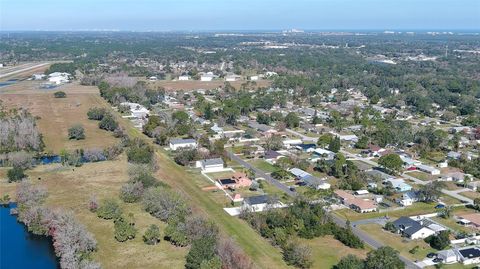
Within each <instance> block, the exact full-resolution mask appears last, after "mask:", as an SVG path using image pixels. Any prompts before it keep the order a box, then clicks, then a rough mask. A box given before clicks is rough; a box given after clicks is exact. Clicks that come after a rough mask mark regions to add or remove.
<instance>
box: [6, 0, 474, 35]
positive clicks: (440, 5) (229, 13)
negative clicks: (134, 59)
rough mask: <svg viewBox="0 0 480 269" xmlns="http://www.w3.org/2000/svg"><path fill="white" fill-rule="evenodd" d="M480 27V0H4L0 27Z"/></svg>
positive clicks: (111, 28)
mask: <svg viewBox="0 0 480 269" xmlns="http://www.w3.org/2000/svg"><path fill="white" fill-rule="evenodd" d="M289 28H300V29H318V30H327V29H328V30H339V29H376V30H386V29H392V30H396V29H412V30H419V29H432V30H434V29H451V30H455V29H475V30H477V29H480V0H0V29H1V30H94V29H110V30H140V31H147V30H155V31H165V30H267V29H272V30H277V29H289Z"/></svg>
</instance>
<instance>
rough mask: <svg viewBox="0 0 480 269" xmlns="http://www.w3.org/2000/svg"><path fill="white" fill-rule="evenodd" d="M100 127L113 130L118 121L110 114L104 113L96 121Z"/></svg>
mask: <svg viewBox="0 0 480 269" xmlns="http://www.w3.org/2000/svg"><path fill="white" fill-rule="evenodd" d="M98 127H99V128H100V129H103V130H106V131H110V132H113V131H114V130H115V129H117V127H118V122H117V121H115V119H114V118H113V116H112V115H111V114H106V115H105V116H104V117H103V118H102V120H101V121H100V122H99V123H98Z"/></svg>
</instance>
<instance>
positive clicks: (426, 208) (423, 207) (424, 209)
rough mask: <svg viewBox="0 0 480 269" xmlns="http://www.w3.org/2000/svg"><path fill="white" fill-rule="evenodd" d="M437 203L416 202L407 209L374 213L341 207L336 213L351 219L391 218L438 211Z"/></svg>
mask: <svg viewBox="0 0 480 269" xmlns="http://www.w3.org/2000/svg"><path fill="white" fill-rule="evenodd" d="M435 205H436V204H435V203H431V204H427V203H421V202H419V203H414V204H413V205H411V206H408V207H406V208H405V209H400V210H395V211H390V212H372V213H357V212H355V211H353V210H351V209H340V210H337V211H335V214H337V215H338V216H340V217H341V218H343V219H348V220H350V221H357V220H362V219H370V218H377V217H383V216H385V215H388V216H389V217H391V218H399V217H401V216H414V215H421V214H428V213H433V212H436V211H437V210H436V209H435Z"/></svg>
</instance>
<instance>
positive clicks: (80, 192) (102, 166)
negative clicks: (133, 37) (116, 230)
mask: <svg viewBox="0 0 480 269" xmlns="http://www.w3.org/2000/svg"><path fill="white" fill-rule="evenodd" d="M1 170H5V169H1ZM27 174H28V175H29V176H30V178H31V180H33V181H34V182H35V183H37V184H40V185H43V186H45V187H46V188H47V189H48V193H49V197H48V198H47V201H46V203H47V205H49V206H51V207H53V208H55V207H61V208H64V209H67V210H71V211H73V212H74V214H75V216H76V217H77V218H78V220H79V221H80V222H81V223H83V224H84V225H85V226H86V227H87V229H88V230H89V231H90V232H92V233H93V234H94V236H95V239H96V240H97V241H98V251H97V252H96V253H94V256H93V258H94V259H95V260H96V261H98V262H100V263H101V264H102V267H103V268H182V267H183V266H184V262H185V255H186V253H187V252H188V248H178V247H174V246H172V245H171V244H170V243H169V242H167V241H164V240H162V241H161V242H160V244H158V245H156V246H149V245H146V244H144V243H143V241H142V235H143V233H144V232H145V230H146V229H147V227H148V226H149V225H151V224H157V225H158V226H159V227H160V231H161V232H163V230H164V229H165V226H166V224H164V223H162V222H161V221H159V220H157V219H156V218H154V217H152V216H150V215H149V214H148V213H146V212H145V211H144V210H143V209H142V206H141V204H125V203H121V204H122V208H123V210H124V212H125V214H128V213H133V214H134V218H135V226H136V228H137V229H138V231H139V232H138V233H137V236H136V238H135V239H134V240H131V241H128V242H124V243H119V242H117V241H116V240H115V238H114V236H113V221H111V220H110V221H107V220H102V219H99V218H97V216H96V215H95V214H94V213H91V212H90V211H89V210H88V208H87V203H88V200H89V198H90V196H91V195H96V197H97V198H98V200H99V201H101V200H102V199H104V198H106V197H110V198H117V197H118V193H119V190H120V187H121V185H122V184H123V183H124V182H126V181H127V177H128V175H127V162H126V158H125V157H123V156H122V158H121V159H119V160H116V161H105V162H99V163H91V164H85V165H84V166H82V167H75V168H74V169H72V168H67V167H62V166H60V165H43V166H38V167H36V168H34V169H33V170H29V171H28V172H27ZM0 176H1V173H0ZM38 178H41V180H38ZM15 185H16V184H15V183H6V181H5V180H2V181H1V183H0V195H3V194H4V193H10V195H11V196H12V197H14V192H15ZM125 257H128V259H125Z"/></svg>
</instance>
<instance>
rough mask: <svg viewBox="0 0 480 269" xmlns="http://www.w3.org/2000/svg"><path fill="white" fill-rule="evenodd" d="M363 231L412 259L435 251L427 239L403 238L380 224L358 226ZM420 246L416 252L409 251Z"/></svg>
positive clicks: (419, 258)
mask: <svg viewBox="0 0 480 269" xmlns="http://www.w3.org/2000/svg"><path fill="white" fill-rule="evenodd" d="M358 227H359V228H360V229H361V230H362V231H364V232H366V233H368V234H369V235H370V236H371V237H372V238H374V239H375V240H377V241H379V242H382V243H384V244H385V245H386V246H390V247H392V248H394V249H396V250H398V251H399V252H400V254H402V255H403V256H404V257H407V258H409V259H410V260H412V261H415V260H422V259H424V258H425V256H426V255H427V254H428V253H430V252H435V250H434V249H433V248H431V247H430V246H429V245H428V244H427V243H425V241H423V240H408V239H405V238H402V237H401V236H400V235H398V234H393V233H391V232H388V231H385V230H383V229H382V227H381V226H380V225H378V224H365V225H360V226H358ZM416 246H419V249H418V251H417V252H416V253H415V254H412V253H410V252H409V250H411V249H412V248H414V247H416Z"/></svg>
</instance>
